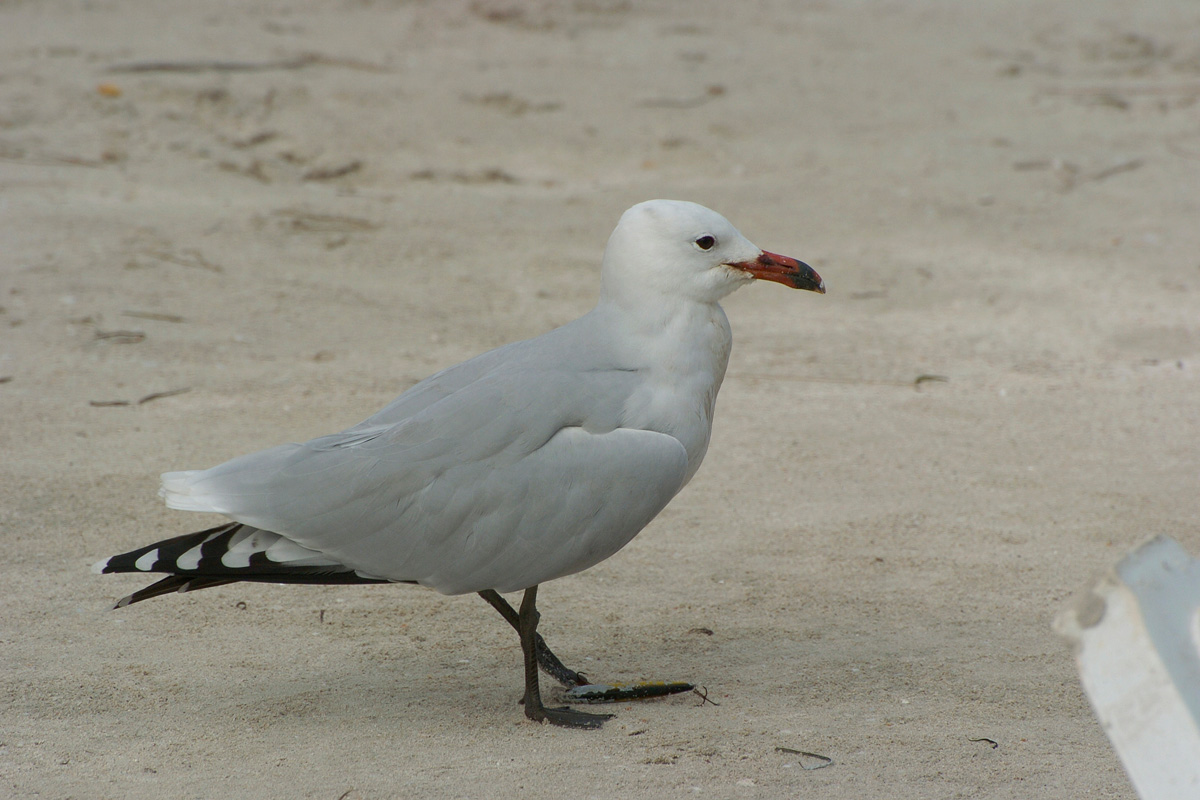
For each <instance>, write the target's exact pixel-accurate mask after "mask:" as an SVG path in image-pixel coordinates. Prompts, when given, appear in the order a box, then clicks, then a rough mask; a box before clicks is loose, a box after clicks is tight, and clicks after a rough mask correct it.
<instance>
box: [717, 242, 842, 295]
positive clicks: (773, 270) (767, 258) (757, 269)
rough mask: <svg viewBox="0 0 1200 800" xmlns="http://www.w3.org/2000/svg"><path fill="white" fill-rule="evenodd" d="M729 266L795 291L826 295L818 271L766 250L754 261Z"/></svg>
mask: <svg viewBox="0 0 1200 800" xmlns="http://www.w3.org/2000/svg"><path fill="white" fill-rule="evenodd" d="M728 266H731V267H733V268H734V269H740V270H742V271H743V272H748V273H750V274H751V275H752V276H754V277H755V278H758V279H760V280H764V281H775V282H776V283H782V284H783V285H784V286H790V287H792V288H793V289H807V290H808V291H810V292H817V293H818V294H825V281H823V280H821V276H820V275H818V274H817V271H816V270H814V269H813V268H812V267H810V266H809V265H808V264H805V263H804V262H803V261H797V260H796V259H794V258H789V257H788V256H781V255H778V254H776V253H768V252H766V251H765V250H764V251H763V253H762V255H760V256H759V257H758V258H756V259H754V260H753V261H739V262H737V263H736V264H729V265H728Z"/></svg>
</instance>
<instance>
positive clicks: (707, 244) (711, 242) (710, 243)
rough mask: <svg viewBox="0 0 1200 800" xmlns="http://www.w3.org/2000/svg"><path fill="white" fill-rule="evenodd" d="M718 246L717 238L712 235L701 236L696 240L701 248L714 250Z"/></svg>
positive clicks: (697, 245)
mask: <svg viewBox="0 0 1200 800" xmlns="http://www.w3.org/2000/svg"><path fill="white" fill-rule="evenodd" d="M716 246H717V240H716V238H714V237H712V236H701V237H700V238H699V239H697V240H696V247H699V248H700V249H701V250H712V249H713V248H714V247H716Z"/></svg>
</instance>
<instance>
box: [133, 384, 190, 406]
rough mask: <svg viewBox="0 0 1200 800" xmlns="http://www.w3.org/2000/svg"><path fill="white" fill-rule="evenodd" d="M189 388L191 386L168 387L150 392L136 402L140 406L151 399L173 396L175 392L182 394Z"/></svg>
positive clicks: (188, 390)
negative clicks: (165, 389)
mask: <svg viewBox="0 0 1200 800" xmlns="http://www.w3.org/2000/svg"><path fill="white" fill-rule="evenodd" d="M191 390H192V387H190V386H185V387H183V388H182V389H168V390H167V391H165V392H151V393H150V394H148V395H146V396H145V397H143V398H141V399H140V400H138V401H137V404H138V405H139V406H140V405H142V404H143V403H149V402H150V401H151V400H160V399H162V398H164V397H174V396H175V395H177V394H183V393H184V392H190V391H191Z"/></svg>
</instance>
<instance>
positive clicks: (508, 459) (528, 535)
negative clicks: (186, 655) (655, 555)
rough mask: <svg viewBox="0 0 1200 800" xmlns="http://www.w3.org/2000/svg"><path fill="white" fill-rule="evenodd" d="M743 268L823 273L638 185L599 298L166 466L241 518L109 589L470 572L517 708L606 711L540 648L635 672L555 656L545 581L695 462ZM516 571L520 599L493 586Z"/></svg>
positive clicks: (604, 554)
mask: <svg viewBox="0 0 1200 800" xmlns="http://www.w3.org/2000/svg"><path fill="white" fill-rule="evenodd" d="M757 278H761V279H764V280H770V281H775V282H778V283H782V284H784V285H785V286H791V287H793V288H796V289H808V290H810V291H814V292H821V293H824V291H825V284H824V283H823V282H822V280H821V277H820V276H819V275H817V273H816V272H815V271H813V269H812V268H811V267H809V266H808V265H807V264H804V263H802V262H800V261H797V260H795V259H793V258H788V257H787V256H780V255H776V254H774V253H768V252H764V251H763V250H760V249H759V248H758V247H756V246H755V245H753V244H751V243H750V241H749V240H747V239H746V237H744V236H742V234H741V233H739V232H738V230H737V229H736V228H734V227H733V225H731V224H730V223H729V221H728V220H726V219H725V218H724V217H722V216H721V215H720V214H717V213H716V212H715V211H711V210H709V209H707V208H704V207H703V206H699V205H696V204H695V203H687V202H680V201H673V200H651V201H649V202H645V203H639V204H638V205H636V206H634V207H633V208H630V209H629V210H628V211H626V212H625V213H624V214H623V215H622V216H621V220H620V222H619V223H618V224H617V227H616V229H615V230H614V231H613V233H612V236H611V237H610V238H609V240H608V247H607V248H606V249H605V251H604V262H603V268H602V270H601V276H600V301H599V302H598V303H597V305H596V307H595V308H594V309H593V310H592V311H590V312H588V313H587V314H585V315H583V316H582V317H580V318H579V319H577V320H575V321H574V322H571V323H568V324H566V325H564V326H562V327H561V328H558V329H556V330H552V331H550V332H549V333H545V334H543V335H541V336H538V337H536V338H533V339H529V340H527V341H523V342H515V343H513V344H509V345H506V346H504V347H501V348H498V349H496V350H492V351H491V352H488V353H484V354H483V355H481V356H477V357H475V358H473V359H471V360H469V361H466V362H464V363H462V364H459V365H458V366H456V367H451V368H449V369H446V370H443V371H442V372H439V373H437V374H436V375H434V376H432V377H430V378H426V379H425V380H423V381H421V382H420V383H418V384H417V385H416V386H413V387H412V388H411V389H409V390H408V391H407V392H405V393H404V394H402V395H400V397H398V398H397V399H396V400H395V401H393V402H392V403H391V405H389V406H387V407H386V408H384V409H383V410H382V411H380V412H379V413H377V414H375V415H374V416H372V417H370V418H369V419H367V420H365V421H363V422H361V423H359V424H358V425H355V426H354V427H352V428H349V429H347V430H345V431H343V432H341V433H335V434H332V435H330V436H322V437H320V438H317V439H313V440H312V441H309V442H305V443H303V444H285V445H280V446H279V447H274V448H271V449H269V450H263V451H262V452H258V453H251V454H250V455H245V456H241V457H240V458H235V459H233V460H232V461H227V462H226V463H224V464H221V465H219V466H216V467H213V468H212V469H207V470H188V471H184V472H168V473H166V474H164V475H163V476H162V489H161V491H160V494H161V495H162V496H163V497H164V498H165V499H166V502H167V505H168V506H170V507H171V508H177V509H183V510H186V511H213V512H217V513H219V514H224V515H225V516H226V517H228V518H229V519H230V520H233V521H232V522H229V523H227V524H224V525H221V526H219V527H216V528H212V529H209V530H205V531H200V532H199V533H192V534H187V535H185V536H177V537H175V538H173V539H166V540H164V541H161V542H157V543H155V544H151V545H148V546H146V547H141V548H139V549H137V550H133V551H131V552H129V553H125V554H124V555H119V556H113V557H112V558H109V559H106V560H104V561H101V562H99V563H98V564H96V566H95V567H94V570H95V571H96V572H165V573H168V575H169V577H167V578H164V579H162V580H160V581H159V582H158V583H155V584H153V585H151V586H148V587H146V588H144V589H142V590H140V591H138V592H134V593H133V594H131V595H129V596H128V597H126V598H124V599H122V600H121V601H120V602H119V603H117V607H118V608H119V607H121V606H126V605H129V604H130V603H136V602H138V601H140V600H146V599H148V598H151V597H155V596H158V595H161V594H166V593H168V592H175V591H180V592H185V591H191V590H195V589H204V588H208V587H210V586H219V585H221V584H225V583H233V582H235V581H263V582H269V583H325V584H341V583H345V584H350V583H388V582H400V583H419V584H421V585H423V586H430V587H432V588H434V589H437V590H438V591H440V592H443V593H445V594H462V593H466V592H478V593H479V594H480V595H481V596H482V597H483V598H484V599H485V600H487V601H488V602H489V603H490V604H491V605H492V606H493V607H495V608H496V610H497V611H499V612H500V613H501V614H502V615H503V616H504V618H505V619H506V620H507V621H508V622H509V623H510V624H511V625H512V626H513V627H514V628H515V629H516V630H517V632H518V633H519V635H520V639H521V649H522V651H523V653H524V657H525V699H524V705H525V715H526V716H527V717H529V718H530V719H533V720H538V721H541V720H549V721H550V722H553V723H555V724H559V725H566V726H571V727H598V726H599V725H600V724H601V723H602V722H603V720H605V719H607V718H608V717H610V716H611V715H600V714H586V713H583V712H580V711H573V710H571V709H569V708H546V707H545V706H544V705H543V704H542V700H541V693H540V690H539V685H538V674H537V670H538V667H539V666H541V668H542V669H543V670H545V671H546V672H547V673H548V674H549V675H551V676H552V677H554V678H556V679H557V680H559V681H560V682H561V683H563V684H564V685H566V686H568V687H572V688H574V689H575V690H576V691H577V692H578V690H580V689H582V690H585V691H582V692H579V693H577V694H574V695H569V696H573V697H575V698H584V699H586V698H588V697H600V696H603V697H606V698H609V699H613V698H616V699H628V698H630V697H635V696H640V694H639V690H638V687H636V686H635V687H633V689H631V690H628V691H621V690H618V689H613V688H612V687H603V686H601V687H594V686H592V685H590V684H588V683H587V680H586V679H585V678H584V677H583V676H582V675H580V674H579V673H576V672H574V671H572V670H570V669H567V668H566V667H564V666H563V665H562V663H561V662H560V661H559V660H558V659H557V658H556V657H555V656H554V654H553V653H552V652H551V651H550V649H549V648H548V647H547V646H546V643H545V642H544V641H543V640H542V637H541V636H540V635H539V634H538V633H537V622H538V612H537V610H536V607H535V602H536V598H537V588H538V584H540V583H543V582H544V581H548V580H552V579H554V578H560V577H562V576H563V575H570V574H571V573H573V572H579V571H580V570H584V569H587V568H588V567H590V566H592V565H593V564H596V563H598V562H600V561H603V560H604V559H606V558H608V557H609V556H611V555H612V554H613V553H615V552H617V551H618V550H620V549H621V548H622V547H624V546H625V545H626V544H627V543H628V542H629V541H630V540H631V539H632V538H633V537H634V536H635V535H637V533H638V531H640V530H641V529H642V528H644V527H645V526H646V524H647V523H649V522H650V520H652V519H654V517H655V515H656V514H658V512H659V511H662V509H663V507H664V506H666V504H667V503H668V502H670V500H671V498H672V497H674V496H675V494H676V493H677V492H678V491H679V490H680V489H682V488H683V487H684V485H686V484H687V482H688V481H689V480H690V479H691V477H692V476H693V475H694V474H695V473H696V470H697V469H698V468H699V466H700V461H701V460H702V459H703V458H704V453H705V451H706V450H707V449H708V440H709V434H710V431H711V429H712V417H713V406H714V403H715V401H716V398H717V390H718V389H719V388H720V386H721V380H722V379H723V378H724V376H725V365H726V363H727V361H728V359H729V348H730V344H731V341H732V339H731V336H730V330H729V321H728V320H727V319H726V317H725V312H724V311H723V310H722V309H721V306H720V305H718V301H719V300H720V299H721V298H722V297H724V296H725V295H727V294H729V293H730V292H732V291H734V290H735V289H737V288H738V287H740V286H743V285H745V284H747V283H750V282H751V281H753V280H755V279H757ZM518 589H524V590H525V592H524V595H523V597H522V600H521V604H520V610H519V611H518V610H516V609H514V608H513V607H512V606H511V605H509V603H508V602H507V601H506V600H505V599H504V598H503V597H501V596H500V595H499V594H498V593H499V592H513V591H516V590H518ZM652 686H653V685H649V684H647V685H643V689H642V693H643V694H653V693H654V691H653V689H652V688H651V687H652ZM665 687H666V688H665V689H664V691H672V690H674V689H677V688H691V687H690V685H689V684H666V685H665ZM592 688H599V689H600V690H601V691H599V692H596V693H593V694H592V695H589V694H588V692H587V691H586V690H588V689H592ZM605 688H607V689H608V691H607V692H606V691H604V689H605Z"/></svg>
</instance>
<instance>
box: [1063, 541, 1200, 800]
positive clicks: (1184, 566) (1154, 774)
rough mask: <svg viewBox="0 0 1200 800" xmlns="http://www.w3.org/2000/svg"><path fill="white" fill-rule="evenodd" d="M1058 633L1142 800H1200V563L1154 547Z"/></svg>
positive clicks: (1100, 588) (1129, 560) (1176, 550)
mask: <svg viewBox="0 0 1200 800" xmlns="http://www.w3.org/2000/svg"><path fill="white" fill-rule="evenodd" d="M1054 627H1055V630H1057V631H1058V632H1059V633H1061V634H1062V635H1064V636H1066V637H1067V638H1068V639H1071V640H1072V641H1073V642H1074V643H1075V651H1076V660H1077V662H1078V666H1079V674H1080V678H1081V679H1082V681H1083V688H1084V691H1086V692H1087V695H1088V699H1089V700H1090V701H1091V703H1092V708H1093V709H1095V712H1096V716H1097V717H1099V718H1100V723H1101V725H1103V726H1104V731H1105V733H1107V734H1108V738H1109V741H1111V742H1112V745H1113V748H1114V749H1115V750H1116V751H1117V755H1118V756H1120V759H1121V763H1122V764H1123V765H1124V767H1125V771H1126V772H1127V773H1128V774H1129V777H1130V780H1132V781H1133V785H1134V787H1135V788H1136V789H1137V792H1138V795H1139V796H1140V797H1141V798H1142V800H1197V798H1200V561H1197V560H1195V559H1192V558H1190V557H1189V556H1188V554H1187V553H1186V552H1185V551H1184V549H1183V548H1182V547H1181V546H1180V545H1179V543H1178V542H1176V541H1175V540H1174V539H1171V538H1169V537H1167V536H1159V537H1157V538H1155V539H1152V540H1150V541H1149V542H1147V543H1146V544H1143V545H1142V546H1141V547H1139V548H1138V549H1136V550H1134V551H1133V552H1132V553H1130V554H1129V555H1128V556H1126V557H1125V558H1124V559H1122V561H1121V562H1120V563H1119V564H1117V566H1116V568H1115V569H1114V570H1113V571H1112V572H1111V573H1109V575H1108V576H1106V577H1105V578H1104V579H1102V580H1101V581H1100V582H1099V583H1098V584H1097V585H1096V586H1094V587H1093V588H1092V589H1091V590H1090V591H1089V592H1087V593H1086V594H1085V595H1083V596H1082V597H1080V598H1077V599H1076V600H1075V601H1074V602H1072V603H1071V605H1070V606H1069V607H1068V608H1066V609H1064V610H1063V611H1062V612H1061V613H1060V614H1059V615H1058V618H1057V619H1056V620H1055V626H1054Z"/></svg>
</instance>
